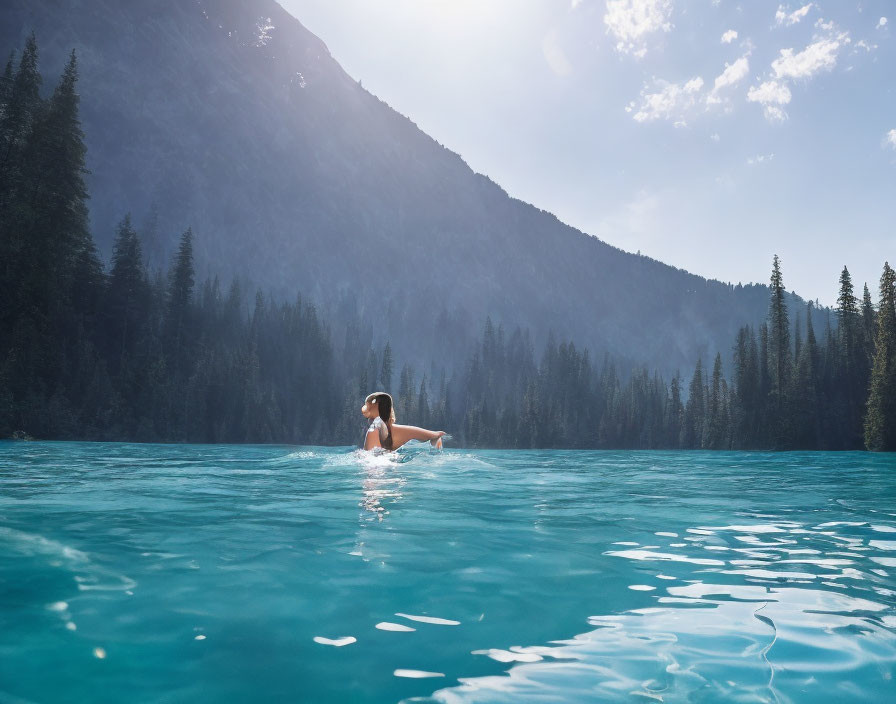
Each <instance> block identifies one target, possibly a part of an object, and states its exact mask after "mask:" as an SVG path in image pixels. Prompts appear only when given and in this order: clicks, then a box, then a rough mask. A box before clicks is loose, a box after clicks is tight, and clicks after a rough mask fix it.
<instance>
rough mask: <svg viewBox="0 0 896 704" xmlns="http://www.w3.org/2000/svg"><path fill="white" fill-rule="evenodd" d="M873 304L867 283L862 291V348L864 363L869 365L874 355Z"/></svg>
mask: <svg viewBox="0 0 896 704" xmlns="http://www.w3.org/2000/svg"><path fill="white" fill-rule="evenodd" d="M874 323H875V319H874V306H873V305H872V303H871V294H870V293H869V291H868V284H867V283H866V284H865V288H864V290H863V292H862V331H863V336H864V350H865V356H866V363H867V365H868V367H869V368H870V366H871V359H872V357H873V355H874V333H875V327H874Z"/></svg>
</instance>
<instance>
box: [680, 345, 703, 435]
mask: <svg viewBox="0 0 896 704" xmlns="http://www.w3.org/2000/svg"><path fill="white" fill-rule="evenodd" d="M705 398H706V397H705V394H704V386H703V361H702V360H701V359H698V360H697V366H696V367H695V368H694V376H692V377H691V384H690V386H689V387H688V401H687V404H685V411H684V442H683V447H684V449H697V450H699V449H700V448H701V447H702V446H703V425H704V422H705V416H706V409H705V405H706V401H705Z"/></svg>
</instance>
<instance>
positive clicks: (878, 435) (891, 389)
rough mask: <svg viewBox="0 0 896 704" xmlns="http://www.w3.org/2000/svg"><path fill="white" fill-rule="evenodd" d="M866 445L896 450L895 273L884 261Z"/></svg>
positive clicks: (873, 447) (874, 448)
mask: <svg viewBox="0 0 896 704" xmlns="http://www.w3.org/2000/svg"><path fill="white" fill-rule="evenodd" d="M865 446H866V447H867V448H868V449H869V450H876V451H881V450H884V451H893V450H896V273H894V272H893V269H891V268H890V264H889V262H885V263H884V271H883V274H882V275H881V278H880V301H879V304H878V311H877V335H876V337H875V346H874V364H873V366H872V370H871V391H870V394H869V396H868V413H867V416H866V417H865Z"/></svg>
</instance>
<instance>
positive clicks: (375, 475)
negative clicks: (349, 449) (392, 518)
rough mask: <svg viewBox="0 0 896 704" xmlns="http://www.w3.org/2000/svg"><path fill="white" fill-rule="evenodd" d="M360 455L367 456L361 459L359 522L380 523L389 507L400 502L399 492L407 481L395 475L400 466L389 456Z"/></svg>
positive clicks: (401, 476)
mask: <svg viewBox="0 0 896 704" xmlns="http://www.w3.org/2000/svg"><path fill="white" fill-rule="evenodd" d="M360 454H362V455H369V456H362V458H361V468H362V471H363V475H362V479H361V491H362V495H361V501H360V503H359V506H360V507H361V508H363V509H364V513H362V514H361V520H362V521H374V520H376V521H382V520H383V518H385V517H386V516H387V515H389V507H390V506H391V505H393V504H395V503H397V502H399V501H400V500H401V498H402V495H401V490H402V487H404V485H405V483H406V481H407V479H406V478H405V477H404V475H403V474H398V473H397V472H398V470H399V467H400V466H401V465H400V463H399V462H398V461H397V460H393V459H392V458H391V457H390V456H389V455H385V454H382V455H374V454H372V453H366V452H361V453H360Z"/></svg>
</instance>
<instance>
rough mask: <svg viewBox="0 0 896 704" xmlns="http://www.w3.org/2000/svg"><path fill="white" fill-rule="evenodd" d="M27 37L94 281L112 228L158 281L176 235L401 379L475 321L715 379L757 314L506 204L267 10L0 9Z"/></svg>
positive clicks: (215, 6) (151, 6) (250, 1)
mask: <svg viewBox="0 0 896 704" xmlns="http://www.w3.org/2000/svg"><path fill="white" fill-rule="evenodd" d="M32 30H33V31H34V32H35V33H36V36H37V39H38V41H39V43H40V46H41V51H42V57H41V59H42V64H43V66H45V67H46V70H47V71H49V72H50V73H48V76H50V77H51V78H52V79H54V80H55V77H56V76H57V75H58V72H59V71H60V70H61V67H62V66H63V65H64V63H65V61H66V58H67V54H68V52H69V51H70V50H71V49H72V48H75V49H76V50H77V52H78V56H79V62H80V63H79V66H80V70H81V74H82V84H81V91H82V93H83V100H82V119H83V122H84V126H85V132H86V135H87V147H88V152H87V157H86V165H87V168H88V169H89V173H87V174H85V184H86V185H87V187H88V188H89V190H90V194H91V203H90V217H89V224H90V228H91V231H92V232H93V234H94V236H95V238H96V242H97V247H98V251H99V254H100V256H101V258H102V259H104V260H108V258H109V257H110V256H111V254H112V246H113V242H114V238H115V236H116V228H117V224H118V222H119V221H120V220H121V218H122V215H123V213H125V212H130V213H131V214H132V222H133V225H134V227H135V228H136V229H137V230H138V231H139V232H140V233H141V236H142V238H143V242H144V250H145V255H146V259H147V261H148V262H149V264H150V266H154V267H158V266H165V264H166V262H167V261H168V258H169V257H170V256H172V255H173V254H174V252H175V251H176V249H177V247H178V238H179V236H180V233H182V232H183V231H184V230H186V229H187V227H192V229H193V232H194V233H195V235H196V238H195V260H196V269H197V271H198V272H199V275H200V276H201V277H203V278H204V277H205V276H214V275H219V276H221V277H224V278H226V279H227V280H229V279H230V278H231V277H233V276H239V277H240V279H241V281H242V282H243V283H242V285H243V288H244V289H251V290H255V288H261V289H262V290H263V291H264V292H265V294H267V293H268V292H271V293H272V294H273V297H274V300H275V301H278V302H279V301H291V300H293V299H294V298H295V296H296V294H297V293H298V292H302V294H303V295H304V296H305V297H306V298H307V299H308V300H313V301H315V302H316V304H317V305H318V306H319V308H320V310H321V312H322V314H324V315H325V316H326V318H327V320H328V321H329V323H330V325H331V332H332V334H333V336H334V340H335V342H336V344H337V345H338V346H340V347H341V346H342V344H343V341H344V338H345V334H346V332H347V331H348V333H349V334H350V335H353V336H356V337H353V340H356V341H359V342H360V343H361V344H363V345H365V346H366V345H373V346H375V347H377V348H381V347H382V346H383V345H384V344H385V342H386V341H391V343H392V346H393V349H394V350H395V355H396V359H397V360H399V361H400V362H401V363H404V362H409V363H412V364H415V365H418V366H419V365H423V364H428V363H429V361H430V360H433V359H434V360H436V362H437V363H438V364H439V365H441V366H446V367H448V368H452V369H455V370H456V371H458V370H460V368H461V367H456V365H458V364H459V363H461V362H462V359H463V353H464V351H465V350H466V349H468V348H469V347H470V345H472V344H473V343H474V341H475V335H474V331H475V330H477V329H478V328H479V327H480V326H481V324H482V321H483V320H484V319H485V317H486V316H489V315H490V316H492V318H493V320H494V321H495V323H496V324H503V325H504V326H505V328H507V329H513V328H514V327H516V326H520V327H521V328H528V329H529V330H530V331H531V334H532V337H533V342H534V343H535V344H537V345H539V346H540V345H543V344H544V343H545V342H546V341H547V338H548V335H549V334H550V333H551V332H553V333H554V334H555V336H557V337H558V338H569V339H575V340H578V341H580V342H581V343H582V344H586V345H588V346H589V348H590V349H592V350H594V351H595V353H596V354H603V353H605V352H609V353H610V354H612V355H613V356H615V357H618V358H620V359H626V360H628V362H627V363H626V366H629V365H630V364H646V365H648V366H649V367H651V368H652V367H658V368H660V369H662V370H663V371H664V373H666V374H667V375H668V374H671V373H674V372H675V370H676V369H679V368H685V367H686V366H689V365H691V364H692V363H693V360H694V359H695V358H696V357H697V356H703V357H705V358H710V357H711V356H713V355H714V354H715V353H716V352H717V351H721V352H722V354H723V356H724V357H726V358H728V357H729V340H730V339H731V338H732V337H733V336H734V335H735V334H736V332H737V328H738V326H739V325H741V324H743V323H750V324H753V325H758V324H759V322H760V321H761V320H762V318H763V316H764V315H765V310H766V304H767V299H768V289H767V287H766V286H764V285H759V286H740V285H733V286H732V285H729V284H726V283H721V282H718V281H709V280H706V279H704V278H701V277H699V276H694V275H691V274H689V273H687V272H685V271H681V270H678V269H675V268H673V267H670V266H667V265H665V264H663V263H661V262H658V261H656V260H653V259H651V258H649V257H646V256H639V255H635V254H629V253H626V252H623V251H621V250H619V249H616V248H614V247H612V246H609V245H608V244H606V243H605V242H603V241H602V240H601V239H598V238H599V237H601V236H606V237H610V236H611V235H612V234H613V233H601V232H595V233H588V234H586V233H582V232H579V231H577V230H575V229H574V228H571V227H568V226H566V225H564V224H563V223H562V222H560V221H559V220H558V219H557V218H556V217H554V216H553V215H551V214H550V213H546V212H544V211H542V210H539V209H538V208H537V207H534V206H532V205H529V204H526V203H523V202H520V201H518V200H515V199H513V198H511V197H510V196H508V194H507V193H505V192H504V191H503V190H502V189H501V188H500V186H499V185H497V184H495V183H493V182H492V181H490V180H489V179H488V178H486V177H485V176H482V175H480V174H476V173H474V172H473V171H472V170H471V169H470V168H469V167H468V166H467V165H466V164H465V163H464V161H463V160H462V159H461V157H460V156H458V155H457V154H455V153H453V152H451V151H450V150H449V149H448V148H446V147H445V146H442V145H441V144H438V143H437V142H435V141H434V140H433V139H431V138H430V137H429V136H427V135H426V134H424V133H423V132H421V131H420V130H419V129H418V128H417V127H416V125H415V124H414V123H413V122H412V121H411V120H409V119H407V118H406V117H404V116H402V115H399V114H398V113H396V112H395V111H393V110H392V109H391V108H390V107H389V106H388V105H386V104H384V103H383V102H381V101H380V100H379V99H377V98H376V97H375V96H373V95H371V94H370V93H368V92H367V91H366V90H364V89H363V88H362V87H361V86H360V85H359V84H358V83H357V82H356V81H354V80H352V79H351V78H350V77H349V76H348V75H347V74H346V73H345V72H344V71H343V70H342V68H341V67H340V66H339V64H338V63H337V61H336V60H335V59H334V58H333V57H331V56H330V54H329V52H328V50H327V48H326V46H325V45H324V43H323V42H322V41H321V40H320V39H318V38H317V37H315V36H314V35H313V34H311V33H310V32H309V31H307V30H306V29H305V28H304V27H303V26H302V25H301V24H300V23H299V21H297V20H296V19H295V18H293V17H292V16H290V15H289V14H287V13H286V12H285V11H284V10H283V9H282V8H281V7H280V6H279V5H278V4H277V3H276V2H274V0H215V1H212V0H153V2H145V1H144V0H5V1H4V2H3V3H0V47H6V48H7V49H13V48H15V47H21V46H23V44H24V41H25V38H26V37H27V36H28V35H29V34H30V33H31V31H32ZM484 70H487V67H484ZM533 99H537V96H534V97H533ZM476 109H477V107H476V106H475V105H470V106H469V110H470V114H471V115H475V112H476ZM591 235H595V236H596V237H593V236H591ZM719 236H720V237H724V233H720V235H719ZM788 299H789V300H791V302H792V304H793V305H797V304H798V301H797V300H796V299H792V298H791V297H790V296H789V295H788ZM821 321H822V318H821V317H818V318H817V319H816V323H817V324H821Z"/></svg>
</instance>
